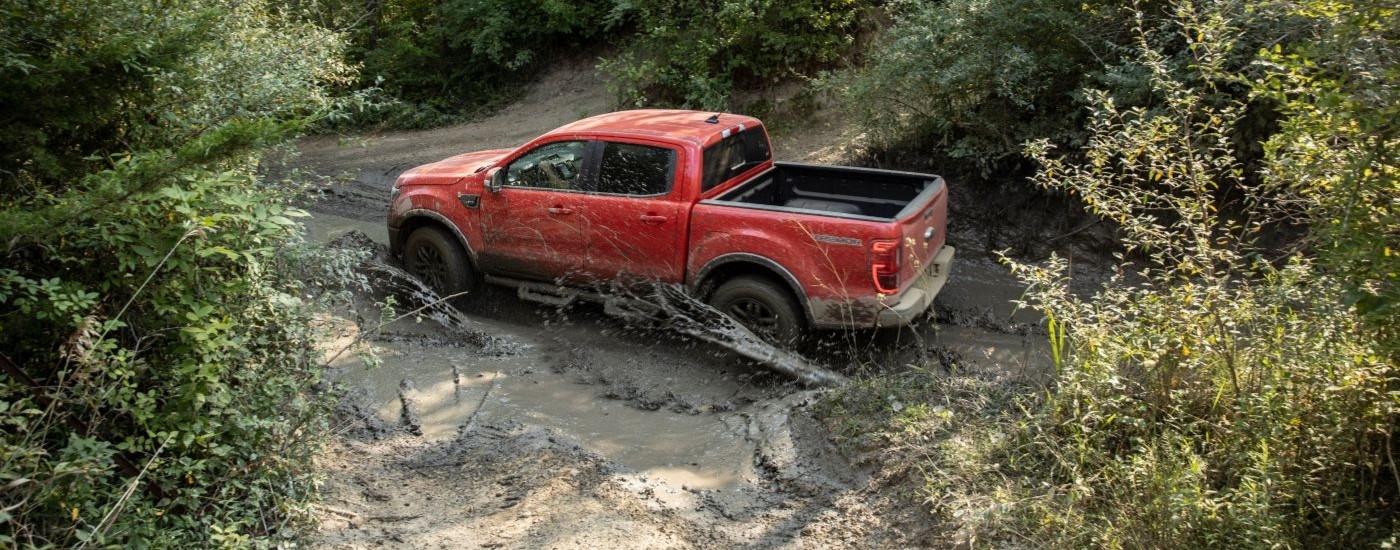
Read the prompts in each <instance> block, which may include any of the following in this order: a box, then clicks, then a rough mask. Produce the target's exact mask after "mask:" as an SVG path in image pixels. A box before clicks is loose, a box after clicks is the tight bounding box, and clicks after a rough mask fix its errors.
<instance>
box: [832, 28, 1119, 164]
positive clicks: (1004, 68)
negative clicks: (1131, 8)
mask: <svg viewBox="0 0 1400 550" xmlns="http://www.w3.org/2000/svg"><path fill="white" fill-rule="evenodd" d="M1115 6H1116V4H1112V3H1107V4H1105V3H1097V2H1091V3H1084V2H1080V1H1079V0H1052V1H1050V2H1044V1H1041V0H1012V1H1007V2H995V1H989V0H949V1H946V2H913V1H909V2H899V3H895V4H894V5H893V13H894V24H893V26H892V27H891V28H890V29H889V31H888V33H887V36H886V38H885V39H884V40H883V41H882V43H880V44H879V45H878V46H877V47H875V48H874V51H873V52H871V53H870V55H869V58H868V59H867V60H866V62H865V63H864V64H863V66H862V67H860V68H859V69H855V70H853V71H850V72H847V73H842V74H834V75H829V76H828V77H826V79H825V83H824V86H825V87H827V88H830V89H833V90H835V91H836V92H838V94H839V95H840V96H841V97H842V98H843V103H844V104H845V105H846V106H847V108H848V109H849V110H850V111H851V113H852V115H853V116H852V120H856V121H858V123H859V124H861V125H862V126H864V127H865V128H866V129H867V133H868V134H869V139H870V145H871V146H872V147H876V148H900V147H903V148H914V149H916V150H917V151H918V152H919V154H924V155H928V154H935V155H945V156H946V157H949V158H952V159H960V160H961V161H963V162H966V163H968V164H970V165H972V167H974V168H976V169H979V170H981V171H982V172H983V173H984V174H985V173H988V172H990V171H991V170H993V169H995V168H1000V167H1002V166H1004V165H1005V163H1006V161H1007V159H1008V158H1011V157H1019V155H1020V147H1021V144H1022V143H1024V142H1025V141H1026V140H1029V139H1034V138H1048V139H1051V140H1053V141H1055V142H1057V143H1072V142H1073V141H1074V140H1075V139H1076V138H1079V137H1081V135H1082V134H1081V132H1080V128H1081V127H1082V119H1083V116H1082V106H1081V105H1080V104H1079V102H1078V101H1077V98H1076V96H1077V94H1078V92H1079V90H1080V89H1081V88H1082V87H1084V86H1085V84H1086V83H1087V82H1089V81H1090V79H1091V78H1092V77H1093V75H1095V74H1102V71H1103V70H1104V64H1103V58H1105V57H1106V58H1108V60H1110V61H1111V60H1113V59H1114V57H1116V53H1115V52H1116V51H1118V43H1119V42H1121V41H1122V40H1123V37H1122V36H1121V33H1122V32H1123V30H1124V29H1123V28H1122V27H1123V25H1122V14H1121V13H1120V11H1119V9H1118V8H1116V7H1115Z"/></svg>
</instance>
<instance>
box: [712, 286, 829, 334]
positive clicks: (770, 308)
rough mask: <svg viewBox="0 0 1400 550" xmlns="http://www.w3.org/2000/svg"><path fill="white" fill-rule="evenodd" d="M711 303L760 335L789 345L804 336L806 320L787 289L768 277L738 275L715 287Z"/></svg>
mask: <svg viewBox="0 0 1400 550" xmlns="http://www.w3.org/2000/svg"><path fill="white" fill-rule="evenodd" d="M710 305H711V306H712V307H714V308H715V309H718V310H719V311H721V312H723V313H724V314H725V315H728V316H730V317H732V318H734V320H735V321H738V322H739V324H741V325H744V326H745V327H747V328H748V329H749V330H750V331H752V332H753V333H754V334H755V335H757V336H758V337H759V338H762V339H764V340H765V341H767V342H769V343H772V344H776V345H780V346H782V345H789V344H792V343H794V342H796V341H797V340H798V339H799V338H801V337H802V333H803V329H804V328H805V324H806V323H805V322H804V320H803V318H802V314H801V312H800V310H798V308H797V303H796V301H794V300H793V299H792V295H791V294H790V293H788V291H787V289H786V288H784V287H782V286H780V285H778V284H777V283H775V282H773V281H772V280H771V279H768V278H765V277H756V276H751V275H745V276H742V277H735V278H733V279H730V280H728V281H726V282H725V283H724V284H722V285H720V286H719V288H718V289H715V293H714V294H712V295H711V296H710Z"/></svg>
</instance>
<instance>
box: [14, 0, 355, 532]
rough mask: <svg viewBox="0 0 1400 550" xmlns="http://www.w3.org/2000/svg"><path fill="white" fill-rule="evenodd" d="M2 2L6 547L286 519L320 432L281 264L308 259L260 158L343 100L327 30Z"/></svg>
mask: <svg viewBox="0 0 1400 550" xmlns="http://www.w3.org/2000/svg"><path fill="white" fill-rule="evenodd" d="M0 17H3V22H4V28H5V32H4V33H0V36H3V37H4V38H0V60H4V61H3V64H0V70H3V71H6V72H5V75H4V78H3V79H0V97H3V98H4V99H3V102H0V119H4V120H7V121H8V120H14V121H20V124H18V125H17V126H16V127H15V129H14V130H15V131H14V132H8V133H7V134H6V137H5V138H3V139H0V153H3V154H0V158H3V159H4V162H5V163H6V164H4V165H3V167H0V169H3V170H4V172H3V173H0V177H4V178H5V179H6V180H8V182H9V183H12V184H11V185H6V186H4V187H3V191H0V243H3V246H4V251H3V253H4V255H5V258H6V260H5V263H4V267H3V268H0V353H3V355H0V367H3V368H0V424H3V425H4V426H5V429H4V430H3V431H0V433H2V434H3V436H0V484H4V485H5V486H6V490H5V492H4V493H3V494H2V495H0V510H3V512H0V544H4V545H6V546H22V547H31V546H33V547H45V546H54V547H75V546H88V545H97V546H134V547H147V546H155V547H179V548H186V547H209V546H230V547H245V546H250V545H255V544H256V545H264V546H265V545H271V544H275V543H277V542H278V541H281V540H283V539H284V538H285V537H289V536H291V535H290V533H291V530H287V529H282V527H284V526H286V525H287V524H289V523H290V522H294V521H296V520H298V519H299V518H301V517H303V516H304V511H305V510H304V506H305V502H306V501H307V499H308V498H309V497H310V495H311V494H312V492H313V489H314V484H313V479H312V471H311V468H310V466H311V463H310V453H312V452H314V451H315V448H316V442H317V441H318V440H319V437H320V436H321V434H323V433H325V428H326V427H325V425H324V422H325V421H324V418H325V414H324V413H325V406H326V403H325V402H324V400H323V398H322V397H319V396H317V395H316V394H314V393H313V392H311V391H310V388H311V386H312V385H313V384H315V383H316V382H317V380H318V376H319V374H318V372H319V371H318V359H319V356H320V353H319V351H318V350H316V349H315V348H314V347H313V345H312V342H313V334H312V333H311V328H309V327H311V326H313V324H312V323H311V322H310V318H309V317H310V311H311V310H310V308H309V307H308V304H306V303H304V299H305V298H304V296H305V295H306V292H307V290H308V289H307V288H306V286H305V285H304V284H303V283H302V282H300V281H299V279H298V278H296V277H293V276H292V275H291V274H292V273H294V272H295V270H297V269H304V267H305V266H306V265H307V264H308V263H311V262H313V261H315V260H316V259H315V258H307V257H304V255H303V254H300V253H299V252H298V250H299V249H298V248H297V247H294V246H291V245H293V244H295V243H296V242H297V241H298V240H299V235H300V233H301V227H300V225H299V223H297V222H296V220H295V218H296V217H298V216H300V215H302V214H301V213H300V212H299V211H297V210H296V209H294V208H291V207H289V206H287V202H288V194H287V190H286V189H285V188H284V186H281V185H278V184H277V183H276V182H268V181H262V180H260V179H259V178H258V177H257V176H255V174H256V173H257V168H258V163H259V158H260V151H261V150H263V149H265V148H266V147H268V146H269V145H271V144H275V143H278V142H280V141H282V140H284V139H286V138H287V137H288V136H290V135H292V134H294V133H295V132H296V131H298V130H299V129H301V128H303V127H304V126H305V125H306V124H307V122H308V119H309V118H314V117H317V116H320V115H321V114H322V113H323V112H324V111H325V110H326V109H328V108H330V107H331V106H332V105H333V104H334V103H336V102H337V101H338V100H337V99H336V98H334V97H333V96H332V95H331V93H330V90H331V89H332V88H333V87H334V86H337V85H339V84H340V83H342V82H344V79H345V78H347V77H348V76H350V75H351V73H350V72H349V69H348V68H347V67H346V66H345V65H344V64H343V63H342V62H341V61H340V56H341V52H342V51H343V45H342V43H341V41H340V40H339V38H338V37H337V36H336V35H334V34H332V33H329V32H326V31H324V30H323V29H320V28H317V27H314V26H311V25H307V24H304V23H295V22H293V21H291V20H290V19H288V18H287V17H285V16H284V15H281V14H278V13H277V12H275V11H273V10H271V9H269V8H268V6H267V5H266V4H264V3H261V2H239V3H225V2H217V1H211V2H180V3H174V4H168V5H167V3H154V4H153V3H149V2H101V3H94V2H82V1H78V2H64V3H62V4H60V5H57V6H54V5H50V4H48V3H38V2H21V3H19V4H13V5H7V6H6V7H5V8H3V9H0ZM11 30H15V32H16V33H19V34H12V33H11V32H10V31H11ZM10 37H18V38H16V39H13V40H11V39H10ZM16 98H24V99H25V101H12V100H14V99H16ZM29 100H32V101H29Z"/></svg>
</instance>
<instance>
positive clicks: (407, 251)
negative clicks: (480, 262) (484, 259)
mask: <svg viewBox="0 0 1400 550" xmlns="http://www.w3.org/2000/svg"><path fill="white" fill-rule="evenodd" d="M403 263H404V268H405V269H406V270H407V271H408V272H409V273H410V274H412V275H413V276H414V277H417V278H418V280H420V281H423V284H425V285H427V286H428V288H431V289H432V290H433V292H436V293H437V294H438V296H439V297H442V298H445V297H448V296H451V295H453V294H459V293H463V292H471V291H472V290H475V288H476V285H477V277H476V270H474V269H472V266H471V263H470V260H468V259H467V253H466V252H465V251H463V250H462V247H461V245H459V244H457V240H456V239H455V238H453V237H452V235H449V234H448V233H447V231H445V230H443V229H442V228H440V227H421V228H418V229H416V230H414V231H413V233H411V234H409V236H408V240H407V241H404V246H403Z"/></svg>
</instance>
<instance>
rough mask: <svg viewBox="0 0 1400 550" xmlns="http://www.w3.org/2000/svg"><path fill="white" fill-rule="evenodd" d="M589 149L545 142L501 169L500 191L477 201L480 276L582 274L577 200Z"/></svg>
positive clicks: (582, 144) (550, 278) (560, 277)
mask: <svg viewBox="0 0 1400 550" xmlns="http://www.w3.org/2000/svg"><path fill="white" fill-rule="evenodd" d="M588 145H589V142H587V141H556V142H553V143H547V144H544V145H540V146H539V147H536V148H534V149H531V150H529V151H527V152H525V153H524V154H521V155H520V156H518V157H516V158H515V160H513V161H511V162H510V163H509V164H507V165H506V166H505V167H504V168H502V171H503V172H504V178H505V182H504V185H503V186H502V188H501V190H500V191H498V192H496V193H487V194H486V195H485V196H483V197H482V198H481V201H482V207H481V210H482V216H481V225H482V227H481V234H482V238H483V241H484V243H483V245H484V246H483V247H482V248H483V249H482V250H481V251H480V252H478V259H477V261H478V263H480V265H481V267H482V269H483V270H484V271H486V272H487V273H493V274H502V275H510V276H516V277H524V278H529V279H536V280H544V281H558V280H565V279H574V278H577V277H578V276H580V275H581V274H582V272H583V267H584V257H585V252H584V251H585V249H586V248H587V242H588V239H587V235H586V233H585V229H584V228H583V226H582V225H581V224H580V222H579V220H580V217H581V216H580V214H581V211H580V208H579V207H580V205H579V203H578V201H577V199H578V198H579V197H583V196H584V194H583V187H584V181H585V178H584V177H582V172H583V167H584V166H585V165H586V164H585V162H584V156H585V154H586V152H587V151H588Z"/></svg>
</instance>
